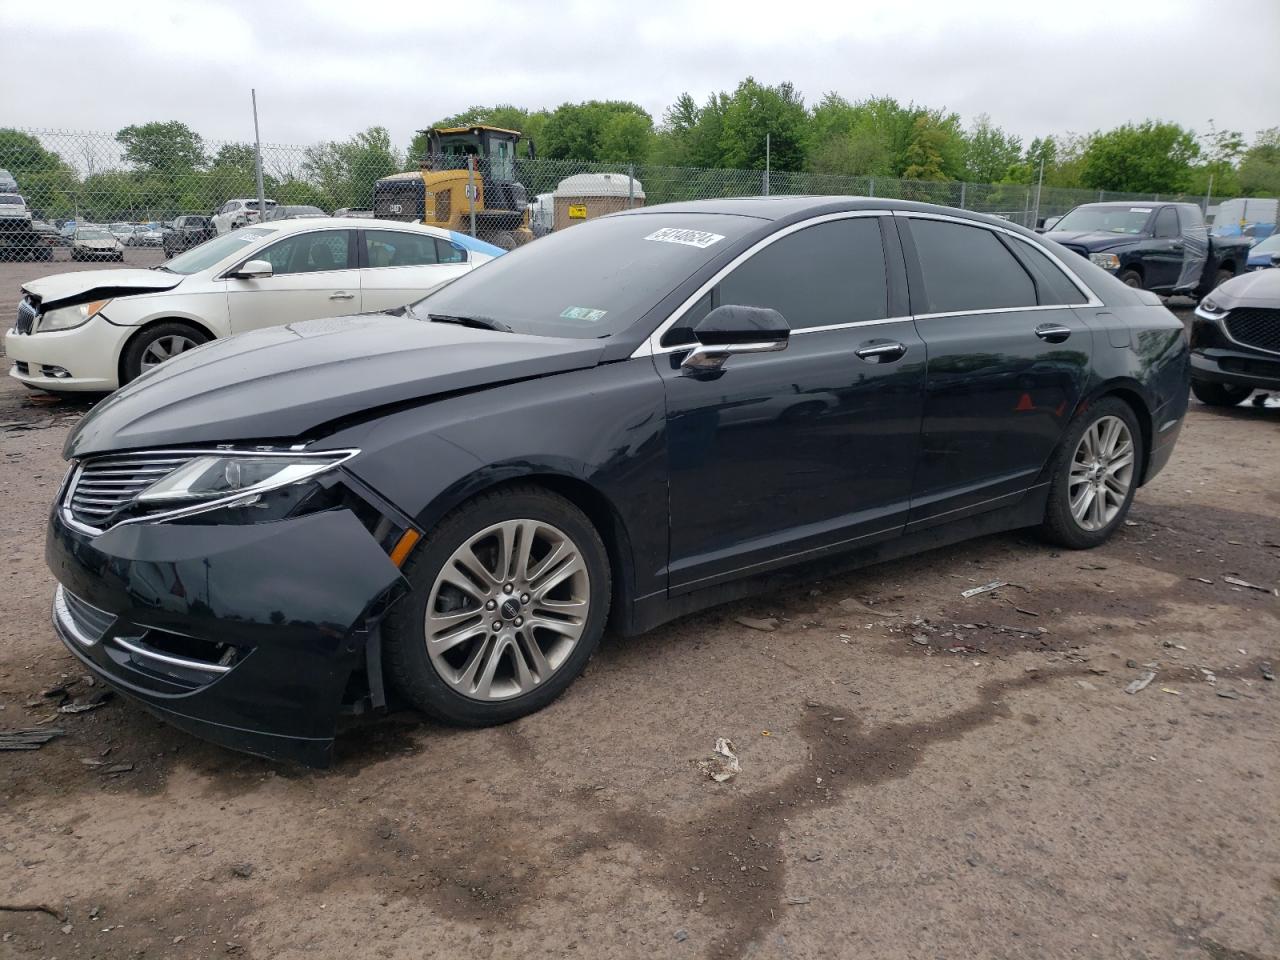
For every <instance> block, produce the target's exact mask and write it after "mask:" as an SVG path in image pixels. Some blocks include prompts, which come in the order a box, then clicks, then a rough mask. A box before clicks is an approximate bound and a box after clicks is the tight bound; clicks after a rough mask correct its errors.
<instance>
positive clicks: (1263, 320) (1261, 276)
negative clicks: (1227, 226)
mask: <svg viewBox="0 0 1280 960" xmlns="http://www.w3.org/2000/svg"><path fill="white" fill-rule="evenodd" d="M1254 390H1267V391H1280V269H1276V268H1271V269H1267V270H1253V271H1250V272H1249V273H1246V274H1245V275H1244V276H1242V277H1236V278H1235V279H1234V280H1228V281H1227V282H1226V283H1224V284H1222V286H1220V287H1218V288H1217V289H1216V290H1214V291H1213V293H1211V294H1210V295H1209V296H1207V297H1205V299H1204V300H1202V301H1201V303H1200V306H1199V307H1197V308H1196V316H1195V320H1193V321H1192V323H1191V392H1192V393H1194V394H1195V395H1196V398H1197V399H1198V400H1200V401H1201V402H1202V403H1207V404H1210V405H1212V406H1215V407H1234V406H1235V405H1236V404H1237V403H1240V402H1241V401H1242V400H1245V399H1247V398H1248V397H1249V396H1250V395H1251V394H1252V393H1253V391H1254Z"/></svg>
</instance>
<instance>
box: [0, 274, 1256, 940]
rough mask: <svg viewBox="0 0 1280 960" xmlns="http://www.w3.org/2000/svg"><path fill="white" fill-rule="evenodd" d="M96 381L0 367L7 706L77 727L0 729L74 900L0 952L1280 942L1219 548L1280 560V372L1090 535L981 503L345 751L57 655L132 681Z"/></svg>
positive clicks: (1232, 565) (377, 723) (37, 855)
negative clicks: (552, 693) (732, 754)
mask: <svg viewBox="0 0 1280 960" xmlns="http://www.w3.org/2000/svg"><path fill="white" fill-rule="evenodd" d="M47 270H48V267H47V265H42V264H33V265H9V266H4V267H0V302H3V300H4V298H5V297H9V298H12V297H13V296H14V295H15V294H16V290H15V281H16V280H19V279H21V278H22V277H25V276H37V275H40V273H41V272H47ZM9 302H11V300H10V301H9ZM84 409H85V406H84V405H83V404H72V403H63V402H53V403H46V402H40V401H38V400H36V399H35V398H33V397H30V396H28V395H27V394H25V393H24V392H23V391H21V389H20V388H18V387H16V385H13V384H12V383H11V382H6V383H5V384H4V385H3V386H0V487H2V489H3V490H4V493H5V495H4V497H3V499H2V500H0V538H3V556H4V558H5V559H4V561H3V562H4V567H3V577H4V582H3V597H4V603H3V614H4V616H3V620H2V623H0V731H2V730H12V729H18V728H26V727H32V726H36V725H45V726H47V727H50V728H60V729H61V730H63V731H65V735H64V736H62V737H60V738H57V739H55V740H53V741H51V742H50V743H48V744H47V745H46V746H44V747H43V748H42V749H40V750H38V751H32V752H26V753H18V752H8V753H0V905H3V906H8V907H12V906H34V905H45V906H47V907H49V909H50V911H51V913H43V912H38V911H22V912H0V958H8V957H44V958H90V957H100V958H117V957H119V958H126V957H128V958H134V957H148V958H150V957H163V958H170V957H173V958H196V957H202V958H211V957H225V956H232V957H238V958H258V960H266V958H271V960H294V958H302V957H307V958H311V960H328V958H335V960H336V958H344V960H345V958H349V957H372V958H387V960H395V958H406V960H408V958H414V960H419V958H425V957H440V958H446V957H447V958H456V957H476V956H485V957H498V958H505V957H520V958H543V957H546V958H551V957H556V958H560V957H566V956H577V957H585V958H597V957H601V958H603V957H609V958H615V957H616V958H631V957H644V958H666V957H671V958H695V957H696V958H711V960H721V958H738V957H753V958H786V957H850V958H877V960H894V958H928V960H935V958H948V960H951V958H963V960H970V958H1045V957H1072V958H1107V960H1113V958H1126V960H1129V958H1131V960H1139V958H1143V960H1156V958H1182V957H1185V958H1189V960H1190V958H1201V957H1204V958H1209V960H1276V958H1278V957H1280V829H1277V826H1278V824H1277V821H1278V820H1280V749H1278V747H1280V689H1278V686H1280V685H1278V684H1277V683H1275V682H1271V681H1269V680H1268V679H1266V676H1267V675H1268V674H1270V673H1271V666H1270V665H1272V664H1275V665H1276V666H1277V667H1280V630H1278V629H1277V628H1278V627H1280V598H1278V597H1277V596H1275V595H1274V594H1273V593H1272V592H1270V591H1262V590H1254V589H1250V588H1247V587H1241V586H1236V585H1232V584H1231V583H1228V582H1227V581H1226V580H1225V579H1224V578H1225V577H1227V576H1231V577H1235V578H1238V579H1243V580H1245V581H1248V582H1250V583H1253V584H1258V585H1263V586H1266V587H1276V586H1278V585H1280V483H1278V478H1280V408H1278V407H1275V406H1272V407H1268V408H1254V407H1240V408H1237V409H1235V410H1231V411H1220V410H1213V409H1209V408H1205V407H1203V406H1200V405H1198V404H1194V405H1193V409H1192V412H1191V415H1190V417H1189V419H1188V422H1187V425H1186V429H1185V430H1184V432H1183V436H1182V439H1181V441H1180V443H1179V446H1178V450H1177V453H1176V455H1175V457H1174V460H1173V462H1172V464H1171V465H1170V466H1169V468H1168V469H1167V470H1166V471H1165V472H1164V473H1163V474H1162V475H1161V476H1160V477H1158V478H1157V479H1156V480H1155V481H1154V482H1153V483H1152V484H1151V485H1150V486H1149V487H1147V488H1145V489H1143V490H1142V491H1141V492H1140V493H1139V495H1138V499H1137V502H1136V504H1135V506H1134V509H1133V512H1132V514H1131V521H1132V522H1131V523H1130V524H1129V525H1126V526H1125V527H1123V528H1122V529H1121V530H1120V531H1119V533H1118V535H1117V536H1116V537H1115V538H1114V539H1113V540H1112V542H1110V543H1109V544H1108V545H1106V546H1104V547H1102V548H1100V549H1098V550H1095V551H1091V552H1086V553H1074V552H1067V551H1059V550H1056V549H1053V548H1050V547H1047V546H1045V545H1043V544H1042V543H1040V542H1038V541H1037V540H1036V539H1035V538H1034V537H1033V536H1031V535H1030V534H1026V533H1017V534H1010V535H1003V536H996V537H988V538H985V539H982V540H977V541H974V542H970V543H967V544H963V545H960V546H956V547H952V548H948V549H944V550H939V551H935V552H933V553H929V554H926V555H923V556H919V557H915V558H912V559H908V560H902V561H898V562H894V563H890V564H886V565H884V566H880V567H875V568H872V569H869V570H865V571H862V572H860V573H857V574H855V575H851V576H847V577H843V578H840V579H828V580H825V581H822V582H815V583H812V584H809V585H806V586H805V587H802V588H799V589H793V590H790V591H787V592H784V593H778V594H774V595H766V596H760V597H757V598H754V599H753V600H751V601H750V602H746V603H741V604H738V605H734V606H732V607H728V608H722V609H718V610H714V611H711V612H708V613H705V614H702V615H699V616H695V617H690V618H687V619H684V620H681V621H678V622H676V623H674V624H670V625H668V626H666V627H663V628H661V629H659V630H657V631H654V632H653V633H652V634H649V635H647V636H644V637H639V638H635V639H628V640H622V639H617V638H609V639H607V640H606V642H605V645H604V647H603V649H602V651H601V652H600V654H599V655H598V656H597V657H596V659H595V660H594V661H593V662H592V664H591V665H590V667H589V668H588V670H587V673H586V675H585V676H584V677H583V678H582V679H581V680H579V681H578V683H577V684H575V685H574V687H573V688H572V689H571V690H570V691H569V693H568V694H567V695H566V696H565V697H564V698H563V699H561V700H560V701H558V702H557V703H556V704H554V705H553V706H552V707H550V708H549V709H547V710H545V711H543V712H541V713H539V714H537V715H535V716H532V717H528V718H526V719H524V720H521V721H519V722H517V723H513V724H511V725H509V726H505V727H502V728H497V729H490V730H481V731H459V730H454V729H448V728H445V727H441V726H437V725H434V724H431V723H427V722H425V721H423V720H421V719H419V718H418V717H416V716H414V715H412V714H408V713H400V714H395V715H392V716H388V717H385V718H379V719H376V720H373V721H366V722H363V723H359V724H355V725H353V726H352V728H351V729H350V730H349V731H348V732H346V733H345V734H344V736H343V737H342V739H341V741H340V749H339V757H340V759H339V761H338V763H337V765H336V766H335V767H334V768H333V769H332V770H329V771H325V772H313V771H307V770H302V769H298V768H293V767H287V766H278V765H272V764H269V763H267V762H265V761H259V760H256V759H253V758H248V757H243V756H239V755H236V754H233V753H230V752H227V751H224V750H221V749H219V748H216V747H213V746H209V745H207V744H204V743H202V742H200V741H197V740H195V739H193V738H191V737H189V736H187V735H185V734H182V733H179V732H178V731H176V730H173V729H171V728H169V727H167V726H165V725H163V724H161V723H160V722H159V721H157V720H155V719H153V718H152V717H151V716H149V715H148V714H146V713H144V712H143V711H141V710H140V709H138V708H136V707H134V706H132V705H130V704H129V703H127V702H124V701H121V700H120V699H118V698H117V699H111V700H108V701H107V702H105V703H104V704H102V705H101V706H98V707H97V708H95V709H91V710H86V711H84V712H80V713H70V714H64V713H58V712H56V707H57V705H58V703H59V701H60V699H61V698H62V697H63V696H64V695H62V694H59V695H54V696H46V695H44V694H45V692H46V691H50V690H52V688H55V687H60V686H63V687H66V688H67V692H66V694H65V696H66V697H67V698H68V699H67V701H66V702H68V703H72V704H76V703H90V702H93V698H94V695H95V694H97V693H100V692H101V687H100V686H96V687H95V686H93V685H91V683H90V681H89V680H88V679H87V678H85V677H84V675H83V671H82V670H79V669H77V666H76V662H75V661H74V660H73V658H72V657H71V656H70V655H69V654H68V653H65V652H64V651H63V649H62V647H61V646H60V644H59V643H58V642H57V641H56V640H55V638H54V635H53V632H52V629H51V628H50V626H49V625H48V618H49V605H50V599H51V596H52V593H53V580H52V579H51V577H50V575H49V574H48V572H47V571H46V569H45V566H44V562H43V556H42V554H43V533H44V523H45V512H46V509H47V506H48V501H49V499H50V497H51V495H52V492H53V490H54V488H55V485H56V484H57V482H58V480H59V479H60V478H61V476H62V473H63V469H64V467H63V464H62V463H61V461H60V459H59V449H60V446H61V444H62V441H63V438H64V436H65V434H66V431H67V429H68V427H69V426H70V425H71V424H72V423H74V422H75V420H76V419H77V418H78V417H79V416H80V415H82V413H83V411H84ZM997 579H999V580H1006V581H1010V582H1011V585H1010V586H1008V587H1004V588H1001V589H998V590H995V591H991V592H987V593H983V594H980V595H977V596H974V597H972V598H970V599H964V598H962V597H961V591H963V590H966V589H968V588H970V587H973V586H976V585H980V584H985V583H987V582H989V581H993V580H997ZM740 617H743V618H773V619H774V620H775V621H776V628H775V629H772V630H761V629H754V628H749V627H747V626H744V625H743V624H741V623H739V622H738V618H740ZM1146 670H1153V671H1155V673H1156V676H1155V679H1154V680H1153V681H1152V682H1151V684H1150V685H1149V686H1147V687H1146V689H1144V690H1142V691H1140V692H1138V693H1134V694H1129V693H1126V692H1125V687H1126V685H1127V684H1129V683H1130V681H1132V680H1134V679H1135V678H1137V677H1139V676H1140V675H1141V674H1142V673H1143V672H1144V671H1146ZM717 737H727V738H729V739H730V740H731V741H732V742H733V744H734V746H735V748H736V751H737V754H738V756H739V757H740V759H741V772H740V773H739V774H738V775H737V776H736V777H735V778H734V779H732V780H730V781H728V782H726V783H716V782H714V781H713V780H712V779H710V777H709V776H708V769H707V768H706V767H705V766H704V764H705V762H706V761H708V760H711V759H712V757H713V754H712V750H713V747H714V745H715V741H716V738H717ZM53 914H56V916H55V915H53Z"/></svg>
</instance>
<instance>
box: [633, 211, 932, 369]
mask: <svg viewBox="0 0 1280 960" xmlns="http://www.w3.org/2000/svg"><path fill="white" fill-rule="evenodd" d="M890 213H892V211H890V210H879V209H877V210H842V211H840V212H838V213H824V214H822V215H821V216H817V217H810V218H809V219H808V220H801V221H799V222H798V223H793V224H791V225H790V226H788V227H783V228H782V229H781V230H775V231H774V232H773V233H771V234H769V235H768V236H767V237H762V238H761V239H760V240H758V241H756V242H755V243H754V244H753V245H752V246H750V247H748V248H747V249H746V250H743V251H742V253H740V254H738V255H737V256H736V257H734V258H733V259H732V260H730V261H729V262H728V263H727V264H725V265H724V266H723V267H721V268H720V269H719V270H717V271H716V272H715V274H713V275H712V276H711V278H710V279H708V280H707V281H706V282H705V283H703V284H702V285H701V286H700V287H698V289H697V290H695V291H694V292H693V293H692V294H690V295H689V297H687V298H686V299H685V301H684V302H683V303H681V304H680V305H679V306H678V307H676V308H675V310H673V311H672V312H671V313H670V314H669V315H668V316H667V319H665V320H663V321H662V322H661V323H660V324H658V326H657V327H656V328H655V329H654V331H653V333H651V334H649V336H648V337H646V338H645V341H644V343H642V344H640V346H638V347H636V349H635V350H633V351H632V353H631V356H630V359H632V360H634V359H637V358H638V357H651V356H658V355H660V354H664V353H678V352H679V351H681V350H688V349H689V345H688V344H682V345H680V346H673V347H664V346H663V345H662V337H663V335H664V334H665V333H666V332H667V331H668V330H670V329H671V328H672V327H673V326H675V325H676V323H677V322H678V321H679V320H680V319H681V318H682V317H683V316H684V315H685V314H686V313H688V312H689V310H690V309H691V308H692V307H693V305H694V304H695V303H697V302H698V301H699V300H701V299H702V298H703V297H705V296H706V295H707V293H708V292H709V291H710V290H712V289H714V288H715V286H716V284H718V283H719V282H720V281H721V280H723V279H724V278H725V277H727V276H728V275H729V274H730V273H732V272H733V271H734V270H735V269H737V268H738V267H739V266H741V265H742V264H743V263H745V262H746V261H748V260H750V259H751V258H752V257H754V256H755V255H756V254H757V253H759V252H760V251H761V250H763V249H764V248H765V247H768V246H770V245H771V244H773V243H776V242H777V241H779V240H781V239H782V238H783V237H789V236H790V235H791V234H793V233H797V232H799V231H800V230H803V229H805V228H806V227H812V226H816V225H817V224H820V223H830V222H831V221H833V220H854V219H857V218H860V217H885V216H888V215H889V214H890ZM909 319H910V317H888V318H885V319H877V320H855V321H850V322H849V323H847V324H846V323H841V324H828V325H827V326H825V327H802V328H799V329H796V330H792V331H791V335H792V336H795V335H797V334H800V333H805V332H809V333H815V332H818V331H821V330H841V329H844V328H845V327H854V326H864V325H867V324H873V323H887V322H890V321H892V320H909Z"/></svg>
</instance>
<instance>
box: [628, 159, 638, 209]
mask: <svg viewBox="0 0 1280 960" xmlns="http://www.w3.org/2000/svg"><path fill="white" fill-rule="evenodd" d="M635 205H636V165H635V164H634V163H628V164H627V209H628V210H630V209H631V208H632V207H634V206H635Z"/></svg>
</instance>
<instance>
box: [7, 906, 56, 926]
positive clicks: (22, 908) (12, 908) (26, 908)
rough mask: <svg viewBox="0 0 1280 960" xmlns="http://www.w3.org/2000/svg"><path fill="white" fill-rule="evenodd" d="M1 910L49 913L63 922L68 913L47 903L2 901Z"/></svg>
mask: <svg viewBox="0 0 1280 960" xmlns="http://www.w3.org/2000/svg"><path fill="white" fill-rule="evenodd" d="M0 910H3V911H4V912H6V913H47V914H48V915H49V916H51V917H53V919H55V920H62V921H63V922H65V921H66V919H67V917H66V914H64V913H63V912H62V911H61V910H55V909H54V908H53V907H51V906H49V905H48V904H47V903H0Z"/></svg>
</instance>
